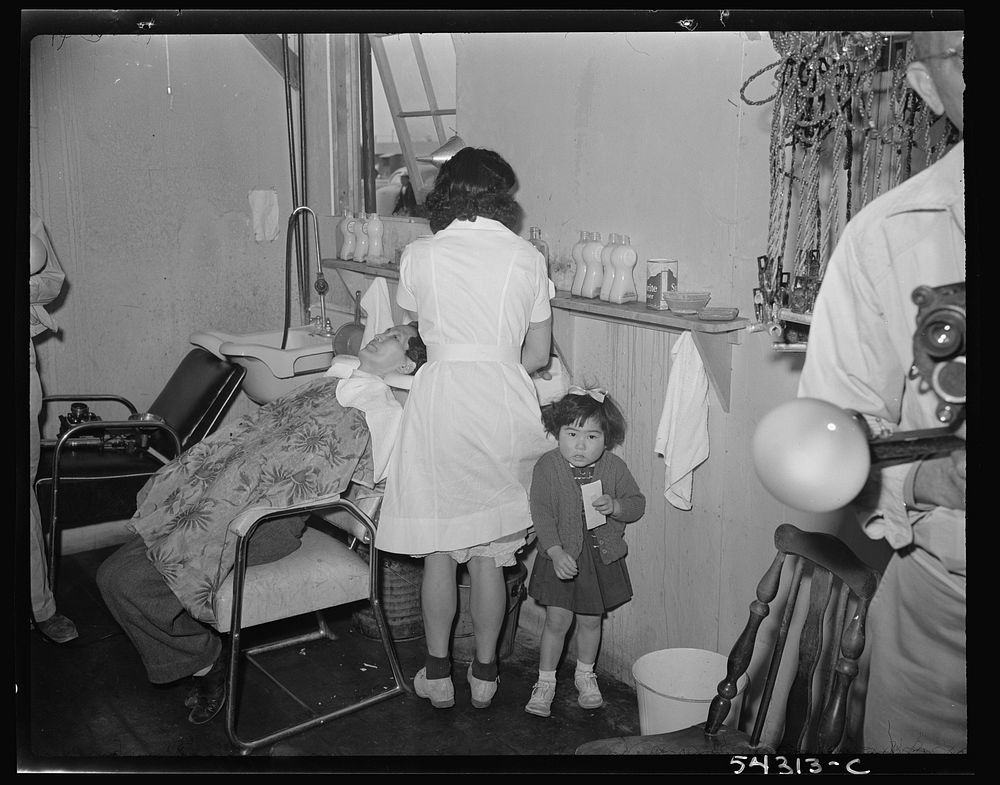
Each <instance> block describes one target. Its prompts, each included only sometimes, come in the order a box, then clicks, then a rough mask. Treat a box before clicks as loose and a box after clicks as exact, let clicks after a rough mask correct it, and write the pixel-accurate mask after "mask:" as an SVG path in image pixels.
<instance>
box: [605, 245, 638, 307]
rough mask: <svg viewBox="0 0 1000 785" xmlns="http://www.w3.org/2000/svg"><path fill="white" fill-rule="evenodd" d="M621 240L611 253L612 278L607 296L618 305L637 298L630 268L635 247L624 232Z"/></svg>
mask: <svg viewBox="0 0 1000 785" xmlns="http://www.w3.org/2000/svg"><path fill="white" fill-rule="evenodd" d="M621 240H622V242H621V244H620V245H618V246H616V247H615V251H614V253H613V254H612V255H611V266H612V268H613V269H614V273H613V276H614V280H613V281H612V283H611V292H610V294H609V297H608V300H609V302H613V303H618V304H619V305H621V304H622V303H631V302H635V301H636V300H638V299H639V295H638V293H637V292H636V290H635V278H634V277H633V275H632V269H633V268H634V267H635V263H636V259H637V258H638V255H637V254H636V252H635V248H633V247H632V238H631V237H629V236H628V235H627V234H626V235H624V236H623V237H622V238H621Z"/></svg>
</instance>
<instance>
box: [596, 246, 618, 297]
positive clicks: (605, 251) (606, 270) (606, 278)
mask: <svg viewBox="0 0 1000 785" xmlns="http://www.w3.org/2000/svg"><path fill="white" fill-rule="evenodd" d="M619 242H621V241H620V240H619V235H618V234H617V233H615V232H612V233H611V234H610V235H609V237H608V241H607V242H606V243H605V244H604V248H602V249H601V272H602V278H601V294H600V298H601V299H602V300H604V301H605V302H607V301H608V298H609V297H610V296H611V282H612V281H613V280H614V268H613V267H612V266H611V255H612V254H613V253H614V252H615V248H617V247H618V243H619Z"/></svg>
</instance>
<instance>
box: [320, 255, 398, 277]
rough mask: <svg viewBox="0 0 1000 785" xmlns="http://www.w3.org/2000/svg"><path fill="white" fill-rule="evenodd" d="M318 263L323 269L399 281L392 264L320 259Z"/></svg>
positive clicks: (396, 268) (396, 270)
mask: <svg viewBox="0 0 1000 785" xmlns="http://www.w3.org/2000/svg"><path fill="white" fill-rule="evenodd" d="M320 263H321V264H322V265H323V267H327V268H329V269H331V270H351V271H352V272H355V273H361V274H362V275H371V276H374V277H376V278H389V279H391V280H393V281H398V280H399V268H398V267H396V265H394V264H387V265H375V264H367V263H365V262H349V261H347V260H346V259H322V260H320Z"/></svg>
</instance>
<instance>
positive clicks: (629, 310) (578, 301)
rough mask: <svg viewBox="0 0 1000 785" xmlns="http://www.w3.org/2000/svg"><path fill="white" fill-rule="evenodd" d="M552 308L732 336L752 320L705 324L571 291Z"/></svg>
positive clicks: (558, 295)
mask: <svg viewBox="0 0 1000 785" xmlns="http://www.w3.org/2000/svg"><path fill="white" fill-rule="evenodd" d="M552 307H553V308H559V309H561V310H564V311H575V312H577V313H582V314H584V315H587V316H594V317H596V318H599V319H604V320H605V321H618V322H628V323H630V324H638V325H640V326H643V327H652V328H659V329H662V330H690V331H691V332H699V333H730V332H736V331H739V330H742V329H743V328H745V327H746V326H747V325H748V324H750V320H749V319H742V318H736V319H733V320H732V321H729V322H703V321H702V320H701V319H699V318H698V317H697V316H694V315H691V316H684V315H683V314H678V313H673V312H671V311H657V310H654V309H652V308H647V307H646V303H644V302H641V303H639V302H636V303H625V304H623V305H618V304H617V303H608V302H605V301H604V300H596V299H592V298H590V297H576V296H574V295H572V294H570V293H568V292H556V296H555V299H553V300H552Z"/></svg>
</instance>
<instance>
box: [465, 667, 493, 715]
mask: <svg viewBox="0 0 1000 785" xmlns="http://www.w3.org/2000/svg"><path fill="white" fill-rule="evenodd" d="M467 678H468V679H469V687H470V688H471V690H472V705H473V706H475V707H476V708H477V709H488V708H489V706H490V703H492V702H493V696H494V695H496V694H497V685H498V684H499V683H500V677H499V676H498V677H497V678H496V679H494V680H493V681H484V680H483V679H477V678H476V677H475V676H473V675H472V663H469V672H468V674H467Z"/></svg>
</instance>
